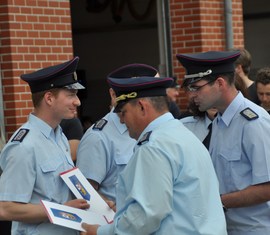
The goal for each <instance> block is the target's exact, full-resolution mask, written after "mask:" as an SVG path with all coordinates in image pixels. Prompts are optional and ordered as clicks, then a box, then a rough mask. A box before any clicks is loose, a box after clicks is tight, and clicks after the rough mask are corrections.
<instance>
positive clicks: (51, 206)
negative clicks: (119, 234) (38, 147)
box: [42, 167, 115, 231]
mask: <svg viewBox="0 0 270 235" xmlns="http://www.w3.org/2000/svg"><path fill="white" fill-rule="evenodd" d="M60 177H61V178H62V179H63V180H64V182H65V183H66V184H67V186H68V187H69V189H70V190H71V191H72V192H73V194H74V195H75V197H76V198H78V199H85V200H87V201H88V202H89V204H90V208H89V209H88V210H82V209H77V208H73V207H69V206H65V205H60V204H57V203H52V202H48V201H44V200H42V203H43V205H44V207H45V209H46V211H47V214H48V217H49V219H50V221H51V223H54V224H58V225H62V226H65V227H69V228H73V229H77V230H80V231H84V230H83V229H82V228H81V223H82V222H85V223H88V224H100V225H104V224H110V223H112V222H113V218H114V214H115V212H114V211H113V210H112V209H111V208H110V207H109V206H108V205H107V203H106V202H105V201H104V200H103V198H102V197H101V196H100V195H99V194H98V192H97V191H96V190H95V189H94V188H93V186H92V185H91V184H90V183H89V182H88V180H87V179H86V178H85V176H84V175H83V174H82V172H81V171H80V170H79V169H78V168H77V167H75V168H73V169H71V170H69V171H65V172H62V173H61V174H60Z"/></svg>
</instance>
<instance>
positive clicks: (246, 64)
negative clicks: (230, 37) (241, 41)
mask: <svg viewBox="0 0 270 235" xmlns="http://www.w3.org/2000/svg"><path fill="white" fill-rule="evenodd" d="M233 50H234V51H240V56H239V57H238V59H237V60H236V61H235V63H234V64H235V66H237V65H241V66H242V69H243V71H244V73H245V75H247V76H248V75H249V73H250V67H251V55H250V53H249V52H248V50H246V49H244V48H240V49H237V48H234V49H233Z"/></svg>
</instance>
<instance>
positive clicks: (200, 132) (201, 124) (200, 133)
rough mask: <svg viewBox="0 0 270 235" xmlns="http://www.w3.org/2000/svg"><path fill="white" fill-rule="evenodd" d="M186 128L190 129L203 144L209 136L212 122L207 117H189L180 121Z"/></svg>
mask: <svg viewBox="0 0 270 235" xmlns="http://www.w3.org/2000/svg"><path fill="white" fill-rule="evenodd" d="M180 121H181V122H182V123H183V124H184V126H185V127H186V128H188V129H189V130H190V131H191V132H192V133H193V134H195V135H196V136H197V138H198V139H199V140H200V141H201V142H202V141H203V140H204V139H205V137H206V136H207V134H208V132H209V129H208V126H209V125H210V124H211V123H212V121H211V120H210V119H209V118H208V116H207V115H205V116H204V117H198V118H195V117H194V116H189V117H185V118H182V119H180Z"/></svg>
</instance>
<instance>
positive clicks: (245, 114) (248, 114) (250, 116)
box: [240, 108, 259, 121]
mask: <svg viewBox="0 0 270 235" xmlns="http://www.w3.org/2000/svg"><path fill="white" fill-rule="evenodd" d="M240 114H241V115H242V116H243V117H244V118H246V119H247V120H249V121H251V120H254V119H257V118H258V117H259V116H258V114H257V113H255V112H254V111H253V110H252V109H251V108H246V109H244V110H242V111H241V112H240Z"/></svg>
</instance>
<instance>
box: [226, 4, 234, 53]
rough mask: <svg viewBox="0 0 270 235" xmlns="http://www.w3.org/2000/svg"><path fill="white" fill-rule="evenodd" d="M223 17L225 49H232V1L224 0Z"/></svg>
mask: <svg viewBox="0 0 270 235" xmlns="http://www.w3.org/2000/svg"><path fill="white" fill-rule="evenodd" d="M224 16H225V31H226V49H227V50H229V49H232V48H233V47H234V45H233V25H232V0H224Z"/></svg>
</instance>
